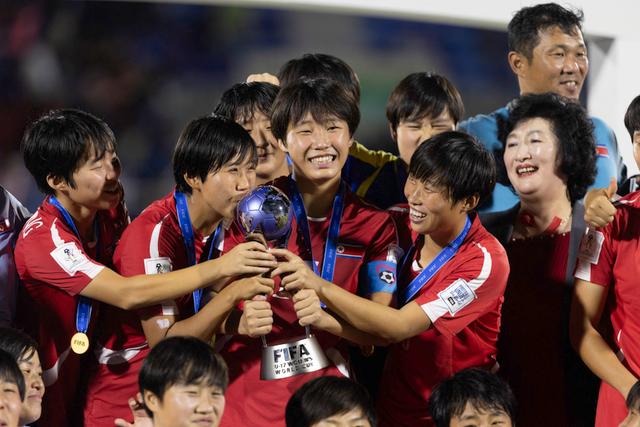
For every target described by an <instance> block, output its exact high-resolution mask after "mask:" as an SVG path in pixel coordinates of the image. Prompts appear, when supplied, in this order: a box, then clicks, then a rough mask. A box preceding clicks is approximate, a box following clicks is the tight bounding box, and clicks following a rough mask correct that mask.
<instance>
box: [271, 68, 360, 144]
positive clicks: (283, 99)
mask: <svg viewBox="0 0 640 427" xmlns="http://www.w3.org/2000/svg"><path fill="white" fill-rule="evenodd" d="M307 114H311V116H312V117H313V119H314V120H315V121H317V122H318V123H323V122H325V121H326V120H328V119H331V118H332V117H336V118H338V119H340V120H344V121H345V122H347V125H348V126H349V135H350V136H353V134H354V133H355V131H356V129H357V128H358V124H359V123H360V109H359V108H358V102H357V101H356V100H355V99H354V98H353V96H351V95H350V94H349V92H347V91H346V90H345V89H344V88H343V86H341V85H340V84H338V83H336V82H335V81H333V80H328V79H316V80H306V79H303V80H298V81H297V82H295V83H292V84H291V85H290V86H287V87H284V88H282V89H281V90H280V93H279V94H278V96H277V97H276V100H275V101H274V103H273V107H272V109H271V132H272V133H273V136H275V137H276V138H277V139H279V140H281V141H285V142H286V136H287V129H288V128H289V126H290V125H291V126H294V125H295V124H296V123H298V122H300V121H301V120H302V119H304V117H305V116H306V115H307Z"/></svg>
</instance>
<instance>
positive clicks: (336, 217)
mask: <svg viewBox="0 0 640 427" xmlns="http://www.w3.org/2000/svg"><path fill="white" fill-rule="evenodd" d="M290 185H291V205H292V206H293V212H294V214H295V216H296V223H297V224H298V228H299V230H300V234H301V236H302V239H303V241H304V244H305V246H306V247H307V249H308V250H309V253H310V254H311V264H312V265H313V272H314V273H316V274H317V275H318V276H320V277H322V278H323V279H324V280H326V281H328V282H333V272H334V270H335V265H336V248H337V246H338V233H339V232H340V220H341V219H342V212H343V210H344V198H345V193H346V191H345V184H344V182H342V181H341V182H340V189H339V190H338V194H336V196H335V198H334V199H333V207H332V209H331V221H330V222H329V233H328V236H327V242H326V243H325V246H324V257H323V259H322V270H321V271H320V272H319V271H318V266H317V265H316V262H315V259H314V257H313V248H312V246H311V233H310V232H309V222H308V221H307V213H306V211H305V209H304V203H303V201H302V196H301V195H300V191H298V186H297V185H296V182H295V181H294V180H293V178H291V179H290Z"/></svg>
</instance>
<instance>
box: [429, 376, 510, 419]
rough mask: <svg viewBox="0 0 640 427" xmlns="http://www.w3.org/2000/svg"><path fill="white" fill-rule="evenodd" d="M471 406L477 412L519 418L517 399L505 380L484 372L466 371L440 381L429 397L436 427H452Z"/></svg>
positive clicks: (430, 410)
mask: <svg viewBox="0 0 640 427" xmlns="http://www.w3.org/2000/svg"><path fill="white" fill-rule="evenodd" d="M467 403H470V404H471V405H473V406H474V407H475V408H476V409H483V410H500V411H504V412H505V413H506V414H507V415H508V416H509V418H511V420H512V421H515V419H516V398H515V396H514V395H513V392H512V391H511V388H510V387H509V384H507V383H506V382H505V381H504V380H502V379H501V378H499V377H498V376H497V375H494V374H492V373H490V372H488V371H486V370H484V369H480V368H471V369H465V370H463V371H460V372H458V373H456V374H455V375H453V376H452V377H451V378H449V379H447V380H444V381H443V382H441V383H440V384H439V385H438V386H436V388H435V389H434V390H433V393H431V396H430V397H429V412H430V413H431V417H432V418H433V421H434V422H435V424H436V427H449V423H450V422H451V418H453V417H456V416H460V415H462V413H463V412H464V408H465V406H466V405H467Z"/></svg>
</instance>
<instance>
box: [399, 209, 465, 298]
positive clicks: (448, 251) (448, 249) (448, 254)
mask: <svg viewBox="0 0 640 427" xmlns="http://www.w3.org/2000/svg"><path fill="white" fill-rule="evenodd" d="M470 228H471V220H470V219H469V217H468V216H467V222H466V223H465V224H464V228H463V229H462V231H461V232H460V234H458V237H456V238H455V239H453V240H452V241H451V242H449V244H448V245H447V246H445V247H444V248H443V249H442V250H441V251H440V253H439V254H438V255H437V256H436V257H435V258H434V259H433V261H431V262H430V263H429V265H428V266H426V267H425V268H423V269H422V271H421V272H420V274H418V277H416V278H415V279H413V280H412V281H411V283H409V286H407V287H406V288H405V289H404V291H403V292H402V294H401V295H400V302H401V303H402V305H405V304H406V303H408V302H409V301H411V299H413V297H414V296H416V294H417V293H418V292H419V291H420V289H422V287H423V286H424V285H425V284H426V283H427V282H428V281H429V280H431V279H432V278H433V276H434V275H435V274H436V273H437V272H438V271H440V269H441V268H442V266H443V265H445V264H446V263H447V262H449V260H450V259H451V258H453V256H454V255H455V254H456V253H457V252H458V249H460V245H462V242H463V241H464V238H465V237H467V233H469V229H470ZM414 252H415V246H411V249H409V251H408V252H407V255H406V256H405V258H404V261H403V262H402V269H403V270H404V268H405V267H406V264H407V263H411V262H413V255H414Z"/></svg>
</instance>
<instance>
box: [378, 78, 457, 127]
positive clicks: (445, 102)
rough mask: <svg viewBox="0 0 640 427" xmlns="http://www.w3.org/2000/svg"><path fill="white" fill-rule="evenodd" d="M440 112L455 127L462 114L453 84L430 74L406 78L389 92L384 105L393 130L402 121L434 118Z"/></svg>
mask: <svg viewBox="0 0 640 427" xmlns="http://www.w3.org/2000/svg"><path fill="white" fill-rule="evenodd" d="M444 111H448V112H449V115H450V116H451V119H453V123H454V124H458V122H459V121H460V119H461V118H462V116H463V114H464V105H463V103H462V97H461V96H460V92H458V89H456V87H455V86H454V85H453V83H451V82H450V81H449V80H447V79H446V78H445V77H443V76H441V75H439V74H434V73H427V72H420V73H412V74H409V75H408V76H407V77H405V78H404V79H402V80H401V81H400V83H398V85H397V86H396V87H395V88H394V89H393V92H391V95H390V96H389V100H388V101H387V120H388V121H389V124H390V125H391V129H393V130H396V129H397V128H398V125H399V124H400V122H401V121H403V120H406V121H411V120H420V119H422V118H424V117H427V116H429V117H431V118H436V117H438V116H439V115H440V114H442V113H443V112H444Z"/></svg>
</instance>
